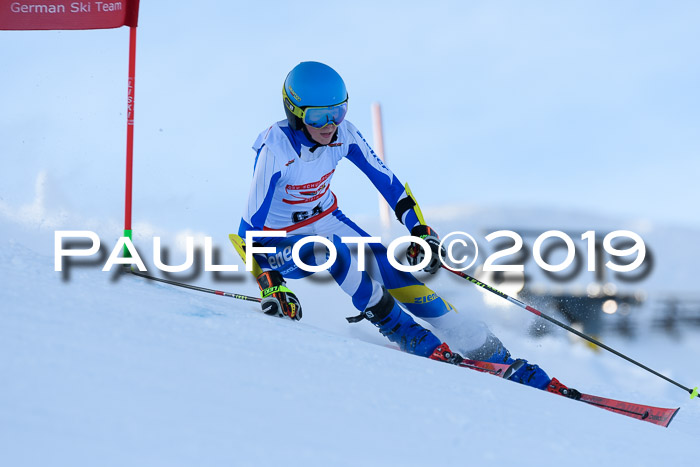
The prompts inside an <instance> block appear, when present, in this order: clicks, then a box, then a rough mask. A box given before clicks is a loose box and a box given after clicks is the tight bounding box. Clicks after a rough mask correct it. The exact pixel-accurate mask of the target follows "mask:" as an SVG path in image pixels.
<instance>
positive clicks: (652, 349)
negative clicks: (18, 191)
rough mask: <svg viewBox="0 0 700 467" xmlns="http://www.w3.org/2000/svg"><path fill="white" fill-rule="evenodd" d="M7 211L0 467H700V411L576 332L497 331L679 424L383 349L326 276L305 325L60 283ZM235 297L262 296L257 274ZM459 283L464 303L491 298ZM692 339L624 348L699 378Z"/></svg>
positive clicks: (76, 278) (74, 280)
mask: <svg viewBox="0 0 700 467" xmlns="http://www.w3.org/2000/svg"><path fill="white" fill-rule="evenodd" d="M0 219H2V221H1V225H2V231H3V232H4V235H3V240H2V241H3V245H2V248H1V249H0V281H1V283H2V296H1V299H2V303H3V306H2V311H0V374H1V375H2V377H0V465H7V466H22V465H71V466H75V465H101V466H109V465H115V466H124V465H132V466H140V465H143V466H146V465H148V466H154V465H228V466H230V465H235V466H259V465H281V464H284V465H304V466H309V465H314V466H316V465H318V466H322V465H348V466H356V465H426V464H429V465H465V464H467V465H503V464H505V463H511V462H515V463H517V464H518V465H524V466H530V465H532V466H540V465H543V463H545V462H546V463H547V464H553V465H557V464H560V465H591V464H595V465H600V466H607V465H640V466H643V465H671V464H673V465H688V464H690V463H691V462H692V461H695V460H697V455H696V454H695V449H694V442H693V440H694V439H695V440H697V438H698V436H699V435H700V424H699V423H698V422H699V421H700V404H699V403H698V401H690V400H688V397H687V395H685V394H684V393H683V392H682V391H681V390H679V389H677V388H675V387H673V386H671V385H669V384H668V383H665V382H663V381H661V380H659V379H658V378H655V377H653V376H651V375H649V374H647V373H645V372H643V371H642V370H639V369H637V368H635V367H633V366H631V365H629V364H628V363H626V362H624V361H621V360H620V359H617V358H615V357H613V356H610V355H602V354H594V353H592V352H590V351H589V350H588V349H586V348H585V347H583V346H580V345H571V344H570V342H569V341H568V339H566V338H565V337H564V336H562V335H561V334H556V335H554V336H553V337H551V338H548V339H546V340H540V341H532V340H530V339H528V338H526V337H524V336H523V334H522V333H518V332H513V331H511V330H508V329H504V330H502V331H499V332H500V333H501V337H502V338H503V340H504V341H505V342H506V344H507V345H508V346H509V347H510V349H511V350H512V351H513V352H514V353H515V354H517V355H519V356H524V357H527V358H529V359H531V360H532V361H536V362H538V363H540V364H541V365H542V366H543V367H544V368H545V369H547V370H548V371H549V372H550V374H554V375H556V376H557V377H559V379H561V380H562V381H564V382H565V383H569V384H571V385H573V386H575V387H577V388H579V389H581V390H583V391H585V392H590V393H594V394H599V395H606V396H610V397H617V398H620V399H626V400H634V401H639V402H645V403H648V404H652V405H658V406H668V407H671V406H673V407H676V406H680V407H682V408H681V411H680V413H679V414H678V416H677V417H676V419H675V420H674V421H673V423H672V424H671V426H670V427H669V428H668V429H664V428H661V427H657V426H654V425H651V424H646V423H642V422H639V421H636V420H632V419H629V418H626V417H622V416H618V415H615V414H611V413H608V412H606V411H603V410H599V409H596V408H593V407H589V406H586V405H585V404H580V403H576V402H573V401H569V400H566V399H564V398H560V397H554V396H552V395H550V394H546V393H544V392H541V391H536V390H533V389H529V388H526V387H522V386H519V385H516V384H512V383H508V382H506V381H503V380H500V379H497V378H494V377H491V376H488V375H484V374H479V373H476V372H472V371H468V370H464V369H459V368H456V367H452V366H448V365H443V364H439V363H436V362H432V361H429V360H426V359H422V358H418V357H414V356H410V355H407V354H403V353H401V352H397V351H394V350H392V349H389V348H387V347H384V346H383V345H375V344H383V343H384V341H383V340H382V339H381V336H379V335H378V333H376V331H375V330H374V328H373V327H372V326H370V325H369V324H368V323H366V322H364V323H361V324H356V325H352V326H351V325H347V324H343V323H344V319H343V317H344V316H348V315H350V314H352V313H353V309H352V307H351V305H350V304H349V300H345V297H344V296H342V295H341V294H340V292H339V291H338V290H337V289H335V288H329V286H327V285H323V284H299V287H296V289H298V293H299V295H300V296H301V297H302V299H303V304H304V306H305V317H304V319H303V320H302V321H301V322H299V323H292V322H290V321H287V320H281V319H276V318H271V317H267V316H265V315H262V314H261V313H260V312H259V311H258V310H257V306H256V305H255V304H251V303H247V302H239V301H236V300H233V299H228V298H223V297H217V296H214V295H207V294H202V293H198V292H192V291H188V290H184V289H178V288H174V287H170V286H166V285H160V284H154V283H149V282H147V281H144V280H142V279H140V278H136V277H132V276H125V277H118V276H114V275H112V274H108V273H103V272H100V270H99V269H100V267H97V266H90V267H82V268H75V269H73V270H72V272H71V276H70V280H67V281H64V280H62V279H61V274H60V273H57V272H54V271H53V257H52V255H51V253H50V252H51V249H50V248H51V245H52V241H53V231H52V230H51V229H49V228H42V227H37V226H36V225H32V224H27V223H26V222H25V223H20V222H18V221H17V220H10V219H9V218H8V217H7V216H2V217H0ZM27 225H29V228H28V227H27ZM230 287H232V288H233V289H234V290H233V291H237V292H243V293H245V292H248V293H251V294H252V293H254V292H253V290H254V289H253V288H252V285H251V284H249V283H248V282H240V283H238V284H235V283H233V284H231V285H230ZM460 290H464V292H463V293H461V294H460V295H459V297H457V298H458V300H457V301H459V302H461V303H462V304H469V303H472V304H475V305H476V304H478V303H481V300H480V298H479V295H478V294H476V293H474V291H473V290H472V289H468V288H465V289H460ZM458 306H460V304H458ZM506 312H507V313H512V314H517V313H521V312H522V311H521V310H518V309H514V308H509V309H508V310H507V311H506ZM522 313H524V312H522ZM498 316H499V315H494V316H492V318H491V321H492V322H490V324H496V328H497V327H498V326H497V322H498ZM684 337H685V338H684V339H680V340H678V341H673V342H671V341H669V340H667V339H665V338H663V337H660V336H657V335H653V334H649V335H647V336H645V338H644V339H641V340H637V341H626V340H616V339H613V340H611V341H609V343H610V344H612V345H614V346H616V347H617V348H618V349H620V350H621V351H624V352H627V353H629V354H630V356H632V357H635V358H638V359H640V360H642V361H643V362H644V363H646V364H648V365H650V366H652V367H653V368H656V369H658V370H660V371H663V372H664V373H666V374H668V375H669V376H671V377H674V378H677V379H678V380H680V381H681V382H683V383H685V384H688V385H691V384H693V385H694V384H696V383H697V378H698V376H699V375H700V371H699V370H700V365H699V364H698V363H697V359H696V357H695V356H697V354H698V351H700V339H698V336H697V334H695V335H693V334H685V335H684Z"/></svg>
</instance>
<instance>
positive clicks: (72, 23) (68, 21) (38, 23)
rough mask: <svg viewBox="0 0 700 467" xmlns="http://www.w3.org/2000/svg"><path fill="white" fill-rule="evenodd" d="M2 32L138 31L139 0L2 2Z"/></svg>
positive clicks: (0, 24)
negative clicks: (134, 28)
mask: <svg viewBox="0 0 700 467" xmlns="http://www.w3.org/2000/svg"><path fill="white" fill-rule="evenodd" d="M0 4H1V5H0V30H13V31H17V30H37V29H108V28H119V27H121V26H132V27H136V26H137V23H138V16H139V0H119V1H99V2H98V1H94V0H83V1H77V2H76V1H70V0H23V1H15V0H1V1H0Z"/></svg>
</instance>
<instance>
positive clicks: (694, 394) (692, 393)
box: [690, 386, 698, 399]
mask: <svg viewBox="0 0 700 467" xmlns="http://www.w3.org/2000/svg"><path fill="white" fill-rule="evenodd" d="M697 395H698V387H697V386H695V387H694V388H693V392H691V393H690V398H691V399H695V396H697Z"/></svg>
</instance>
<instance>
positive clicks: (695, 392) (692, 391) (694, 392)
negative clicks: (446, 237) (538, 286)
mask: <svg viewBox="0 0 700 467" xmlns="http://www.w3.org/2000/svg"><path fill="white" fill-rule="evenodd" d="M442 267H443V268H445V269H447V270H448V271H450V272H451V273H452V274H456V275H457V276H459V277H461V278H462V279H466V280H468V281H469V282H471V283H472V284H474V285H478V286H479V287H481V288H482V289H486V290H488V291H489V292H492V293H494V294H496V295H498V296H499V297H501V298H505V299H506V300H508V301H509V302H510V303H513V304H515V305H518V306H519V307H520V308H524V309H526V310H527V311H529V312H530V313H534V314H535V315H537V316H539V317H540V318H544V319H546V320H547V321H549V322H550V323H552V324H556V325H557V326H559V327H560V328H563V329H566V330H567V331H569V332H571V333H573V334H576V335H577V336H578V337H580V338H582V339H585V340H587V341H588V342H590V343H592V344H595V345H597V346H598V347H600V348H602V349H605V350H607V351H608V352H611V353H613V354H615V355H617V356H618V357H621V358H624V359H625V360H627V361H628V362H630V363H634V364H635V365H637V366H638V367H640V368H643V369H645V370H647V371H648V372H650V373H651V374H654V375H656V376H658V377H659V378H662V379H665V380H666V381H668V382H669V383H671V384H675V385H676V386H678V387H679V388H681V389H683V390H684V391H686V392H688V393H689V394H690V398H691V399H693V398H695V396H697V395H698V388H697V386H696V387H695V388H693V389H690V388H688V387H686V386H683V385H682V384H680V383H678V382H676V381H674V380H672V379H671V378H669V377H667V376H664V375H662V374H661V373H659V372H658V371H654V370H652V369H651V368H649V367H648V366H646V365H643V364H641V363H639V362H638V361H636V360H633V359H631V358H630V357H628V356H627V355H625V354H623V353H621V352H618V351H617V350H615V349H613V348H612V347H608V346H607V345H605V344H603V343H602V342H600V341H598V340H596V339H594V338H592V337H590V336H588V335H586V334H584V333H582V332H580V331H577V330H576V329H574V328H572V327H571V326H567V325H566V324H564V323H562V322H561V321H558V320H557V319H555V318H552V317H551V316H549V315H546V314H544V313H542V312H541V311H539V310H537V309H536V308H533V307H531V306H529V305H526V304H524V303H523V302H521V301H520V300H517V299H515V298H513V297H510V296H509V295H507V294H505V293H503V292H501V291H500V290H497V289H494V288H493V287H491V286H490V285H488V284H484V283H483V282H481V281H480V280H478V279H475V278H473V277H472V276H470V275H469V274H465V273H464V272H462V271H456V270H454V269H452V268H450V267H448V266H445V265H444V264H443V265H442Z"/></svg>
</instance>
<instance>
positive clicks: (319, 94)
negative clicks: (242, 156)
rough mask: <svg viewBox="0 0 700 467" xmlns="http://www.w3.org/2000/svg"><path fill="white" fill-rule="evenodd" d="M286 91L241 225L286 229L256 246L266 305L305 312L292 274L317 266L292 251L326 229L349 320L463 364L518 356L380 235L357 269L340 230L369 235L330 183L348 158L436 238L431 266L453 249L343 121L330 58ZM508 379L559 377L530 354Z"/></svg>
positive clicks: (409, 224) (415, 253)
mask: <svg viewBox="0 0 700 467" xmlns="http://www.w3.org/2000/svg"><path fill="white" fill-rule="evenodd" d="M282 100H283V104H284V110H285V113H286V117H287V118H286V119H285V120H282V121H279V122H277V123H275V124H273V125H272V126H270V127H269V128H268V129H267V130H265V131H263V132H262V133H260V135H259V136H258V138H257V140H256V141H255V143H254V145H253V150H254V151H255V153H256V156H255V166H254V171H253V180H252V185H251V188H250V193H249V196H248V205H247V208H246V210H245V214H244V215H243V218H242V220H241V225H240V228H239V232H238V234H239V235H240V236H241V237H243V238H245V235H246V232H248V231H250V230H255V231H262V230H284V231H286V232H287V236H286V237H284V238H280V237H275V238H272V237H258V238H257V239H256V242H257V243H259V245H261V246H264V247H275V252H276V253H270V254H256V255H254V258H255V260H256V261H257V263H258V266H259V267H260V269H261V270H262V271H263V272H262V273H261V274H260V275H259V276H258V277H257V281H258V285H259V286H260V289H261V292H262V297H263V300H262V309H263V311H264V312H265V313H267V314H270V315H277V316H286V317H289V318H291V319H293V320H298V319H301V316H302V307H301V304H300V302H299V299H298V298H297V296H296V295H295V294H294V292H292V291H291V290H290V289H289V288H288V286H287V282H286V280H287V279H299V278H302V277H306V276H308V275H310V274H311V273H310V272H308V271H305V270H303V269H302V268H299V267H298V266H297V265H296V263H295V262H294V261H293V260H292V255H291V254H290V252H291V249H292V246H293V245H294V244H295V243H296V242H297V241H299V240H300V239H302V238H304V237H306V236H310V235H315V236H322V237H325V238H327V239H328V240H329V241H331V242H332V243H333V245H334V246H335V249H336V251H337V259H336V261H335V263H334V264H333V265H332V266H331V267H330V269H329V272H330V274H331V275H332V277H333V279H335V281H336V282H337V283H338V285H340V287H341V289H342V290H343V291H344V292H345V293H346V294H348V295H349V296H350V298H351V300H352V304H353V305H354V306H355V308H357V309H358V310H359V311H360V315H359V316H357V317H355V318H349V319H348V320H349V321H351V322H358V321H361V320H363V319H367V320H369V322H370V323H372V324H373V325H374V326H376V327H377V328H379V332H381V333H382V334H383V335H384V336H386V337H387V338H388V339H389V340H390V341H392V342H395V343H397V344H398V345H399V347H400V348H401V349H402V350H404V351H406V352H409V353H412V354H416V355H421V356H424V357H428V358H431V359H435V360H441V361H446V362H449V363H459V362H460V361H461V360H462V358H463V357H462V355H463V356H464V357H466V358H470V359H473V360H482V361H487V362H493V363H508V364H510V363H513V362H514V359H513V358H511V356H510V353H509V352H508V350H507V349H506V348H505V346H504V345H503V344H502V343H501V341H500V340H499V339H498V338H497V337H496V336H495V335H494V334H493V333H491V331H490V330H489V329H488V328H487V327H486V325H485V324H483V323H481V322H478V321H475V320H472V319H471V318H469V316H468V313H464V312H462V313H458V312H457V310H456V309H455V308H454V307H453V306H452V305H451V304H449V303H448V302H447V301H445V300H443V299H442V298H440V297H439V296H438V295H437V294H436V293H435V292H433V291H432V290H431V289H430V288H428V287H427V286H426V285H425V284H423V283H422V282H420V281H419V280H417V279H416V278H415V277H414V276H413V275H412V274H410V273H407V272H402V271H399V270H396V269H395V268H393V267H392V266H391V265H390V264H389V262H388V260H387V255H386V253H387V250H386V248H385V247H384V245H382V244H381V243H370V244H369V248H370V250H371V255H368V257H367V258H366V261H367V262H368V263H370V262H373V263H374V264H373V265H374V268H373V271H376V273H375V274H374V275H373V276H370V274H368V273H367V272H365V271H359V270H358V263H357V258H356V255H355V254H353V252H352V251H351V250H350V248H349V247H348V245H347V244H346V243H343V242H342V241H341V237H358V236H362V237H368V236H369V234H368V233H366V232H365V231H364V230H362V229H361V228H360V227H359V226H358V225H357V224H355V223H354V222H353V221H352V220H350V219H349V218H348V217H347V216H345V215H344V214H343V213H342V211H341V210H340V209H339V208H338V199H337V198H336V196H335V194H333V192H332V191H331V190H330V182H331V178H332V176H333V173H334V171H335V170H336V166H337V164H338V162H339V161H340V160H341V159H343V158H345V159H348V160H349V161H350V162H352V163H353V164H355V165H356V166H357V168H359V169H360V170H361V171H362V172H363V173H364V174H365V175H366V176H367V177H368V178H369V180H370V181H371V182H372V183H373V184H374V186H375V187H376V188H377V190H379V192H380V193H381V194H382V195H383V196H384V198H385V199H386V201H387V202H388V203H389V206H391V208H392V209H393V210H394V213H395V214H396V217H397V219H398V220H399V221H400V222H401V223H402V224H404V226H405V227H406V228H407V229H408V230H409V231H410V233H411V235H412V236H414V237H419V238H422V239H423V240H425V242H426V243H427V244H428V245H429V246H430V248H431V250H432V259H431V261H430V263H429V264H428V265H427V266H426V267H425V268H424V271H426V272H428V273H431V274H434V273H435V272H437V270H438V269H439V268H440V258H439V256H440V255H444V253H445V252H444V250H443V251H440V248H439V242H440V241H439V237H438V234H437V233H436V232H435V230H434V229H432V228H431V227H429V226H428V225H426V224H425V223H424V222H423V220H422V215H421V214H420V210H419V209H417V204H416V202H415V199H414V198H413V197H412V195H410V193H409V192H407V190H406V188H405V187H404V185H403V184H402V183H401V182H400V181H399V179H398V178H397V177H396V176H395V175H394V174H393V173H392V172H391V171H390V170H389V169H388V168H387V167H386V165H385V164H384V163H383V162H382V161H381V160H380V159H379V158H378V157H377V156H376V154H375V153H374V151H373V150H372V149H371V148H370V146H369V144H368V143H367V141H366V140H365V138H364V137H363V136H362V134H361V133H360V132H359V131H358V130H357V128H355V126H354V125H353V124H352V123H350V122H349V121H347V120H345V115H346V113H347V110H348V93H347V90H346V88H345V83H344V82H343V79H342V78H341V77H340V75H339V74H338V73H337V72H336V71H335V70H333V69H332V68H331V67H329V66H327V65H325V64H322V63H318V62H303V63H300V64H299V65H297V66H296V67H294V68H293V69H292V71H291V72H290V73H289V74H288V75H287V78H286V79H285V81H284V85H283V88H282ZM424 256H425V252H424V251H423V249H422V247H421V246H420V244H418V243H411V244H410V245H409V247H408V249H407V259H408V262H409V264H411V265H416V264H420V263H421V262H422V260H423V259H424ZM299 257H300V259H301V260H302V261H303V262H304V263H305V264H307V265H319V264H324V263H325V262H326V252H325V248H324V249H323V251H319V250H318V248H316V249H315V248H314V246H313V243H308V244H306V245H304V246H303V247H301V249H300V250H299ZM406 310H407V311H409V312H410V313H411V314H412V315H414V316H416V317H418V318H421V319H422V320H424V321H426V322H427V323H429V324H430V325H431V326H432V327H433V328H434V329H435V330H436V332H437V333H438V334H440V335H441V336H442V337H443V338H444V339H445V342H443V341H441V339H439V338H438V337H437V336H436V335H435V334H433V332H431V331H430V330H428V329H426V328H424V327H423V326H421V325H420V324H418V323H416V322H415V321H414V320H413V318H412V317H411V315H409V314H408V313H407V311H406ZM448 342H449V345H448ZM450 345H451V346H452V347H453V348H454V352H453V351H452V350H451V349H450ZM510 379H511V380H513V381H516V382H520V383H523V384H526V385H529V386H533V387H536V388H539V389H546V388H547V386H548V384H549V383H550V381H551V378H550V377H549V376H547V374H546V373H545V372H544V371H543V370H542V369H540V368H539V367H538V366H537V365H531V364H527V362H525V364H523V365H522V366H521V367H520V368H519V369H518V370H517V371H516V372H515V373H514V374H513V375H512V377H511V378H510Z"/></svg>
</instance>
